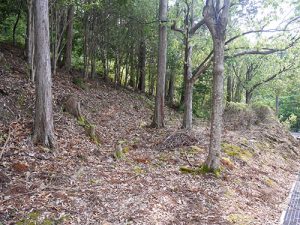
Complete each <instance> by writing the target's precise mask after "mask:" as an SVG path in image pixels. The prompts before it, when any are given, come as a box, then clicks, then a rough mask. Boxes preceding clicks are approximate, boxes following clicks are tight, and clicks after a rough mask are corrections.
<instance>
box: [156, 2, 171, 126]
mask: <svg viewBox="0 0 300 225" xmlns="http://www.w3.org/2000/svg"><path fill="white" fill-rule="evenodd" d="M167 12H168V1H167V0H160V5H159V21H160V24H159V50H158V52H159V54H158V77H157V84H156V97H155V109H154V116H153V123H152V124H153V126H154V127H156V128H161V127H164V125H165V124H164V117H165V115H164V106H165V78H166V64H167Z"/></svg>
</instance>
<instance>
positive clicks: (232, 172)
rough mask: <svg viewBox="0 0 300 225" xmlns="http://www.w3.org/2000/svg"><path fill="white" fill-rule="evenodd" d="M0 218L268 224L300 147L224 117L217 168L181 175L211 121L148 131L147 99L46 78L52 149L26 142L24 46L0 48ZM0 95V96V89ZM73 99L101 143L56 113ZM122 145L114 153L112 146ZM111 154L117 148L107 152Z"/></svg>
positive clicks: (199, 153)
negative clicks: (0, 56)
mask: <svg viewBox="0 0 300 225" xmlns="http://www.w3.org/2000/svg"><path fill="white" fill-rule="evenodd" d="M0 52H2V53H3V54H4V55H5V57H4V58H5V62H4V63H1V64H0V78H1V83H0V90H1V91H0V104H1V106H4V107H1V108H0V113H1V114H0V146H1V153H2V156H1V159H0V160H1V161H0V222H1V223H2V224H16V223H17V222H18V224H28V223H40V224H42V223H48V224H54V223H55V224H264V225H265V224H276V223H277V222H278V221H279V218H280V214H281V211H282V210H283V209H284V208H285V199H286V198H287V196H288V192H289V190H290V186H291V184H292V182H293V179H294V178H295V176H296V173H297V172H298V171H297V168H298V167H299V163H298V160H299V156H298V152H299V151H298V143H297V141H295V140H294V139H293V138H292V137H291V136H290V135H289V133H288V132H286V131H285V130H283V129H282V127H281V125H280V124H279V123H278V122H270V121H269V122H268V121H264V122H262V123H253V124H251V126H245V127H244V128H243V129H238V128H234V129H232V126H230V124H229V122H226V126H225V127H226V129H225V131H224V137H223V139H224V141H223V145H222V148H223V152H222V160H221V162H222V171H221V174H220V176H215V175H212V174H198V175H195V174H182V173H181V172H180V167H182V166H186V167H197V166H199V165H201V164H202V163H203V162H204V160H205V158H206V156H207V150H208V142H209V127H208V126H207V125H206V124H205V123H199V124H201V126H196V127H195V128H194V129H193V130H192V131H189V132H184V131H182V130H180V129H179V128H180V119H181V116H180V115H178V114H177V113H175V112H174V111H172V110H170V109H166V111H167V121H166V124H167V127H166V128H164V129H160V130H156V129H153V128H150V127H149V126H148V125H149V124H150V123H151V116H152V110H153V102H152V101H150V100H149V99H147V98H146V97H145V96H142V95H140V94H136V93H134V92H131V91H128V90H125V89H122V88H120V89H119V90H116V89H114V88H113V87H111V86H110V85H109V84H107V83H103V82H95V81H93V82H87V83H85V88H84V89H82V88H81V87H79V86H78V85H75V84H74V83H73V82H72V78H71V77H70V76H69V75H66V74H63V72H60V73H58V74H57V75H55V76H54V81H53V90H54V121H55V133H56V136H57V149H55V150H54V151H50V150H49V149H47V148H43V147H41V146H34V145H33V143H32V140H31V132H32V122H33V121H32V117H33V111H34V85H33V84H32V83H31V82H30V81H29V79H28V75H27V71H26V69H25V68H27V67H26V63H25V61H24V59H23V58H22V50H19V49H15V48H12V47H11V46H8V45H1V46H0ZM3 93H4V94H3ZM69 95H72V96H75V97H76V98H77V100H78V102H80V103H81V113H82V115H83V116H84V118H85V120H87V121H89V123H91V124H93V126H95V129H96V130H97V133H98V135H99V137H100V141H99V142H96V141H95V140H93V139H92V138H90V137H88V136H87V135H86V129H85V127H84V123H83V121H81V120H78V119H76V118H75V117H74V116H72V115H71V114H69V113H67V112H64V110H63V107H62V104H61V101H62V99H63V97H64V96H69ZM119 148H121V149H119ZM116 150H118V151H120V150H121V151H122V155H120V157H115V152H116Z"/></svg>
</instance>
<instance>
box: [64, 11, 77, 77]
mask: <svg viewBox="0 0 300 225" xmlns="http://www.w3.org/2000/svg"><path fill="white" fill-rule="evenodd" d="M74 10H75V8H74V5H70V6H69V9H68V17H67V23H68V24H67V41H66V47H65V54H64V69H65V70H66V72H69V71H70V69H71V66H72V46H73V20H74Z"/></svg>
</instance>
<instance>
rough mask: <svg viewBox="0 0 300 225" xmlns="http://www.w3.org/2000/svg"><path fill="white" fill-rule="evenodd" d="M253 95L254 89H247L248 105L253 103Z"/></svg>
mask: <svg viewBox="0 0 300 225" xmlns="http://www.w3.org/2000/svg"><path fill="white" fill-rule="evenodd" d="M252 95H253V92H252V91H248V90H246V104H247V105H248V104H250V103H251V100H252Z"/></svg>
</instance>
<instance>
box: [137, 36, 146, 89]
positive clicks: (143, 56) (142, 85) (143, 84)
mask: <svg viewBox="0 0 300 225" xmlns="http://www.w3.org/2000/svg"><path fill="white" fill-rule="evenodd" d="M145 67H146V43H145V41H144V40H143V41H141V43H140V51H139V72H140V79H139V87H138V88H139V90H140V91H141V92H143V93H145V87H146V71H145Z"/></svg>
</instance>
